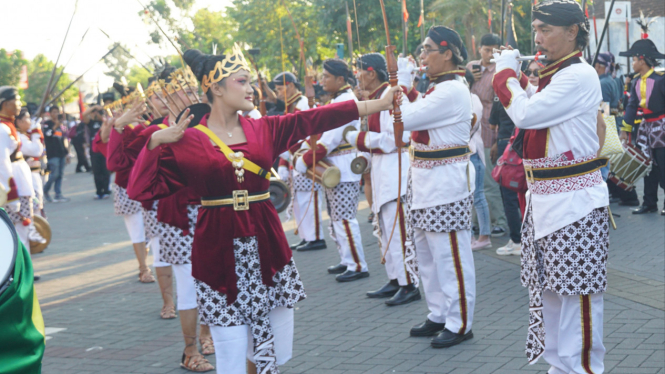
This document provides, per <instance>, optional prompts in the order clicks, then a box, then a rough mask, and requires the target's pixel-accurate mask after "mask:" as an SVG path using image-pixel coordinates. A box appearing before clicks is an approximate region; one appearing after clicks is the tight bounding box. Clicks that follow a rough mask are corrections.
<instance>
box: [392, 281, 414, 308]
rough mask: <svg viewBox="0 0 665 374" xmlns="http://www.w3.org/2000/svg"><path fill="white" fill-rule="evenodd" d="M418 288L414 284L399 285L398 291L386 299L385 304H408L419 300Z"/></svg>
mask: <svg viewBox="0 0 665 374" xmlns="http://www.w3.org/2000/svg"><path fill="white" fill-rule="evenodd" d="M420 298H421V297H420V290H419V289H417V288H416V287H415V286H414V285H412V284H410V285H408V286H404V287H400V288H399V291H397V293H396V294H395V296H393V297H392V298H390V299H389V300H386V305H388V306H396V305H404V304H408V303H410V302H413V301H417V300H420Z"/></svg>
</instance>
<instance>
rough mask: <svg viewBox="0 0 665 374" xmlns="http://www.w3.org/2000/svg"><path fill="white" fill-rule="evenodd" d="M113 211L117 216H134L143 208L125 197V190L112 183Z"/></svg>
mask: <svg viewBox="0 0 665 374" xmlns="http://www.w3.org/2000/svg"><path fill="white" fill-rule="evenodd" d="M111 189H112V190H113V209H114V211H115V214H116V215H117V216H125V215H130V214H135V213H138V212H140V211H141V209H143V207H142V206H141V203H139V202H138V201H135V200H132V199H130V198H129V196H127V190H126V189H124V188H122V187H120V186H118V185H117V184H115V183H113V184H112V185H111Z"/></svg>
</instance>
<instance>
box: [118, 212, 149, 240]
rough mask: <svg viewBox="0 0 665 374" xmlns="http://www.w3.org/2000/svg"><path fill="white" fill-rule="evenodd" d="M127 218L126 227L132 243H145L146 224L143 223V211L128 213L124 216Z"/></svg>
mask: <svg viewBox="0 0 665 374" xmlns="http://www.w3.org/2000/svg"><path fill="white" fill-rule="evenodd" d="M122 217H123V218H124V219H125V227H127V232H128V233H129V239H130V240H131V241H132V243H134V244H136V243H145V226H144V224H143V212H137V213H134V214H127V215H124V216H122Z"/></svg>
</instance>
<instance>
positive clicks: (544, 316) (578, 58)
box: [493, 0, 610, 374]
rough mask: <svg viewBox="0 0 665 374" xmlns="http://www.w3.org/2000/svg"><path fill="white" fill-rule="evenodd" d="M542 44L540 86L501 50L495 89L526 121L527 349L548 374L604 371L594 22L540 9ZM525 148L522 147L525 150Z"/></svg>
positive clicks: (537, 24)
mask: <svg viewBox="0 0 665 374" xmlns="http://www.w3.org/2000/svg"><path fill="white" fill-rule="evenodd" d="M533 17H534V20H533V23H532V25H533V27H534V30H535V31H536V34H535V42H536V46H537V48H538V51H539V52H542V54H543V55H546V56H547V60H548V64H547V66H546V67H545V68H544V69H542V70H541V71H540V73H539V75H540V82H539V85H538V88H537V90H536V89H535V88H534V87H533V86H529V85H528V84H527V79H526V77H525V76H524V75H523V74H521V73H519V71H520V70H519V62H518V61H517V57H518V56H519V52H518V51H516V50H504V51H502V53H501V55H499V54H495V59H496V66H497V67H496V70H497V73H496V75H495V76H494V83H493V85H494V91H495V92H496V93H497V96H498V97H499V100H500V101H501V103H502V104H503V106H504V107H505V108H506V112H507V113H508V115H509V116H510V118H511V119H512V120H513V122H515V126H517V127H518V128H520V133H519V135H518V137H517V139H516V142H515V144H514V145H513V147H515V148H516V149H517V150H518V151H521V155H522V156H523V159H524V166H525V170H526V174H527V182H528V185H529V191H528V193H527V195H526V196H527V208H526V213H525V217H524V223H523V225H522V285H523V286H525V287H528V289H529V312H530V313H529V314H530V316H529V329H528V337H527V343H526V354H527V358H528V359H529V362H530V363H535V362H536V361H537V360H538V359H539V358H540V356H544V358H545V360H546V361H547V362H548V363H549V364H550V365H551V368H550V370H549V372H548V373H549V374H564V373H565V374H568V373H595V374H600V373H602V372H603V370H604V365H603V359H604V356H605V347H604V346H603V293H604V292H605V289H606V287H607V277H606V263H607V250H608V246H609V220H610V218H609V213H608V208H607V206H608V204H609V194H608V191H607V185H606V184H605V182H604V180H603V178H602V176H601V172H600V168H601V167H602V166H604V165H606V164H607V160H606V159H598V158H597V156H596V155H597V153H598V150H599V148H600V146H599V140H598V135H597V134H596V118H597V113H598V107H599V104H600V102H601V101H602V99H603V98H602V94H601V87H600V81H599V80H598V75H597V74H595V70H594V69H593V68H592V67H591V66H589V65H588V64H587V63H586V62H585V61H584V60H583V59H582V52H581V51H582V50H583V49H584V47H586V45H587V43H588V35H589V32H588V30H589V27H588V20H587V19H586V17H585V16H584V13H583V11H582V8H581V6H580V5H579V4H578V3H577V2H575V1H573V0H547V1H544V2H542V3H539V4H537V5H535V6H534V8H533ZM518 153H520V152H518Z"/></svg>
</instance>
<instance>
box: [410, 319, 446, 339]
mask: <svg viewBox="0 0 665 374" xmlns="http://www.w3.org/2000/svg"><path fill="white" fill-rule="evenodd" d="M445 327H446V324H445V323H436V322H432V321H430V320H429V319H426V320H425V322H423V323H421V324H419V325H415V326H413V327H412V328H411V331H410V332H409V334H411V336H435V335H436V334H438V333H440V332H441V330H443V329H444V328H445Z"/></svg>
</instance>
